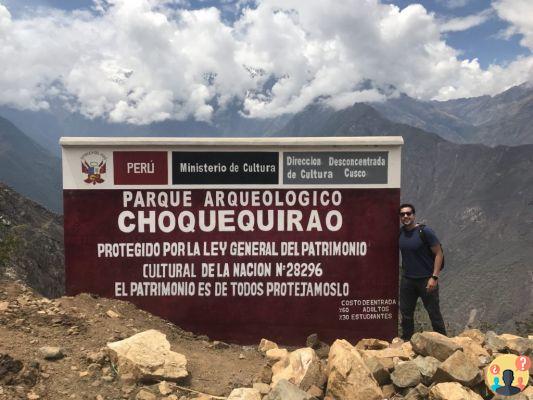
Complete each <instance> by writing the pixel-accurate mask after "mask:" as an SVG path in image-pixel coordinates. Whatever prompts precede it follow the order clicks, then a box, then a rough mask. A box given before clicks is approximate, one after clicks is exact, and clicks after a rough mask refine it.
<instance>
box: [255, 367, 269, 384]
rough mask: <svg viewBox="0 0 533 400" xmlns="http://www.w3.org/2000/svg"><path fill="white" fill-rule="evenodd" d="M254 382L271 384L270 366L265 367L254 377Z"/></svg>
mask: <svg viewBox="0 0 533 400" xmlns="http://www.w3.org/2000/svg"><path fill="white" fill-rule="evenodd" d="M254 382H262V383H266V384H269V383H270V382H272V368H270V367H269V366H268V365H263V366H262V367H261V369H260V370H259V373H258V374H257V375H256V376H255V377H254Z"/></svg>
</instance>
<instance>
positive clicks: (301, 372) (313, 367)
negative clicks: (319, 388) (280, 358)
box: [271, 347, 322, 391]
mask: <svg viewBox="0 0 533 400" xmlns="http://www.w3.org/2000/svg"><path fill="white" fill-rule="evenodd" d="M276 365H277V364H276ZM272 373H273V375H272V384H271V386H274V385H276V384H277V383H278V382H279V381H280V380H282V379H285V380H287V381H288V382H290V383H292V384H294V385H296V386H298V387H299V388H300V389H302V390H304V391H305V390H307V389H309V388H310V387H311V385H313V384H318V385H320V379H321V376H322V372H321V368H320V361H319V359H318V357H317V355H316V354H315V351H314V350H313V349H312V348H310V347H305V348H303V349H298V350H295V351H293V352H291V353H290V354H289V357H288V360H286V365H285V367H284V368H274V367H273V368H272Z"/></svg>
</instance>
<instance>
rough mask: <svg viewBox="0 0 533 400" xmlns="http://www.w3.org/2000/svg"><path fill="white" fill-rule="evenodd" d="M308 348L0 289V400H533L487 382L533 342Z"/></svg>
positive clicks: (106, 305)
mask: <svg viewBox="0 0 533 400" xmlns="http://www.w3.org/2000/svg"><path fill="white" fill-rule="evenodd" d="M302 346H303V347H302V348H298V349H285V348H280V347H279V346H278V345H277V344H276V343H273V342H270V341H268V340H266V339H263V340H262V341H261V343H259V344H258V346H257V347H255V346H253V347H243V346H238V345H232V344H226V343H223V342H219V341H216V340H211V339H210V338H207V337H205V336H197V335H194V334H193V333H191V332H185V331H183V330H181V329H180V328H179V327H176V326H175V325H173V324H170V323H168V322H166V321H164V320H162V319H160V318H157V317H154V316H152V315H151V314H148V313H146V312H144V311H141V310H139V309H137V308H136V307H134V306H133V305H131V304H129V303H126V302H121V301H117V300H109V299H103V298H98V297H93V296H90V295H79V296H76V297H61V298H58V299H55V300H49V299H47V298H43V297H41V296H39V295H37V294H35V293H34V292H33V291H32V290H31V289H29V288H28V287H26V286H25V285H23V284H22V283H20V282H13V281H9V280H3V281H0V400H16V399H24V400H37V399H45V400H47V399H49V400H62V399H90V400H115V399H116V400H119V399H131V400H187V399H197V400H214V399H228V400H322V399H323V400H382V399H406V400H423V399H430V400H483V399H494V400H496V399H504V398H506V399H519V400H533V387H532V386H529V387H527V388H526V389H525V390H524V391H523V392H522V393H520V394H518V395H515V396H513V397H501V396H500V397H499V396H494V395H493V394H492V393H491V392H490V391H489V390H488V389H487V387H486V385H485V383H484V382H483V376H484V369H486V368H487V366H488V365H489V364H490V362H491V361H492V360H493V359H494V358H495V357H497V356H498V355H500V354H506V353H511V354H517V355H527V356H529V357H531V355H532V354H533V340H532V338H531V337H528V338H522V337H518V336H514V335H507V334H501V335H496V334H495V333H494V332H486V333H483V332H480V331H478V330H469V331H465V332H463V333H462V334H461V335H459V336H457V337H453V338H447V337H445V336H442V335H439V334H437V333H433V332H422V333H417V334H415V336H413V338H412V340H411V341H410V342H405V343H404V342H403V341H401V340H400V339H395V340H393V341H392V343H388V342H384V341H381V340H377V339H363V340H361V341H359V342H358V343H355V344H352V343H348V342H347V341H345V340H342V339H339V340H337V341H335V342H334V343H333V344H331V347H330V346H329V345H328V344H326V343H322V342H321V341H320V340H319V338H318V337H317V336H316V335H311V336H310V337H309V338H308V340H307V343H305V344H302ZM529 374H530V375H532V374H533V368H530V370H529ZM530 380H531V377H530Z"/></svg>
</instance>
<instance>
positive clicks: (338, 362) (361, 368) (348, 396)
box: [326, 340, 383, 400]
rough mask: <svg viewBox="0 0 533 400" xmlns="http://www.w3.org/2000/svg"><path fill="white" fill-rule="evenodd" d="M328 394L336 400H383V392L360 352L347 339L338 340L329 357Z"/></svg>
mask: <svg viewBox="0 0 533 400" xmlns="http://www.w3.org/2000/svg"><path fill="white" fill-rule="evenodd" d="M328 371H329V376H328V386H327V392H326V396H329V397H331V398H333V399H335V400H381V399H382V398H383V393H382V391H381V388H380V387H379V386H378V384H377V382H376V380H375V379H374V378H373V377H372V374H371V373H370V370H369V369H368V368H367V366H366V365H365V363H364V362H363V359H362V357H361V355H360V354H359V352H358V351H357V350H356V348H355V347H353V346H352V345H351V344H350V343H348V342H347V341H346V340H336V341H335V343H333V345H332V346H331V350H330V352H329V357H328Z"/></svg>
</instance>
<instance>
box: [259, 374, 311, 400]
mask: <svg viewBox="0 0 533 400" xmlns="http://www.w3.org/2000/svg"><path fill="white" fill-rule="evenodd" d="M263 400H312V396H310V395H309V394H307V393H306V392H304V391H303V390H301V389H299V388H298V387H296V386H295V385H293V384H292V383H290V382H288V381H286V380H285V379H282V380H280V381H279V382H278V383H277V384H276V386H274V387H273V388H272V390H271V391H270V393H269V394H267V395H266V396H265V397H263Z"/></svg>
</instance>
